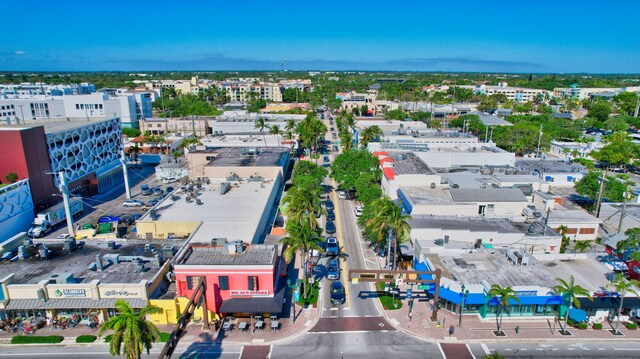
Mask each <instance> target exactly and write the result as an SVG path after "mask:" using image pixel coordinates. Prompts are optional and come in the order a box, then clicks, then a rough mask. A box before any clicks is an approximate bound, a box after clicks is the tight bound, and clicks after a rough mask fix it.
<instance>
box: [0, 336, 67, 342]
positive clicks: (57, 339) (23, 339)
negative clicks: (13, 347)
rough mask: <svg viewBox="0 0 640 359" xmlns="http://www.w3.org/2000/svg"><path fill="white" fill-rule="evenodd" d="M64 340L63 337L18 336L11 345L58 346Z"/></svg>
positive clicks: (12, 340) (12, 339)
mask: <svg viewBox="0 0 640 359" xmlns="http://www.w3.org/2000/svg"><path fill="white" fill-rule="evenodd" d="M63 340H64V337H63V336H61V335H48V336H37V335H34V336H31V335H17V336H15V337H13V338H11V344H58V343H60V342H62V341H63Z"/></svg>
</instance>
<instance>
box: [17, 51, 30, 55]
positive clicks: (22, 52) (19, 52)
mask: <svg viewBox="0 0 640 359" xmlns="http://www.w3.org/2000/svg"><path fill="white" fill-rule="evenodd" d="M14 54H16V55H26V54H27V53H26V52H24V51H16V52H14Z"/></svg>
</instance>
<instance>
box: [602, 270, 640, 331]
mask: <svg viewBox="0 0 640 359" xmlns="http://www.w3.org/2000/svg"><path fill="white" fill-rule="evenodd" d="M608 287H609V288H612V289H613V290H614V291H615V292H617V293H618V295H619V296H620V306H619V307H618V319H617V320H616V327H615V328H614V331H615V333H618V327H619V326H620V315H621V314H622V302H623V301H624V298H625V296H626V295H627V294H628V293H631V294H634V295H635V296H636V297H637V296H638V291H636V289H634V288H640V282H638V281H637V280H635V279H629V280H628V279H626V278H625V277H624V275H623V274H622V273H618V274H617V275H616V277H615V279H614V280H613V281H611V283H609V285H608Z"/></svg>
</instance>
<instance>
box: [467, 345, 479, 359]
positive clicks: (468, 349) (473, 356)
mask: <svg viewBox="0 0 640 359" xmlns="http://www.w3.org/2000/svg"><path fill="white" fill-rule="evenodd" d="M465 346H466V347H467V351H468V352H469V354H471V357H472V358H473V359H476V356H475V355H473V352H472V351H471V348H469V344H465Z"/></svg>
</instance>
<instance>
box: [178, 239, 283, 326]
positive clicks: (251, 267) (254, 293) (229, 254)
mask: <svg viewBox="0 0 640 359" xmlns="http://www.w3.org/2000/svg"><path fill="white" fill-rule="evenodd" d="M278 263H279V261H278V247H277V246H275V245H246V244H237V245H236V243H231V244H227V245H226V246H221V247H212V246H197V245H190V246H189V247H188V248H187V249H186V250H185V252H184V253H183V254H181V255H179V257H178V259H177V260H176V262H175V265H174V273H175V277H176V289H177V296H178V297H187V298H190V297H191V295H192V294H193V290H194V289H195V288H196V283H197V282H198V279H196V278H198V277H200V278H204V281H205V296H206V300H207V309H208V310H209V311H210V312H212V313H216V314H218V315H224V314H234V315H236V316H242V315H247V316H248V315H252V314H267V313H269V314H270V315H277V314H279V313H280V312H282V304H283V299H284V292H285V286H284V285H281V286H278V283H277V279H278V268H277V266H278Z"/></svg>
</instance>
